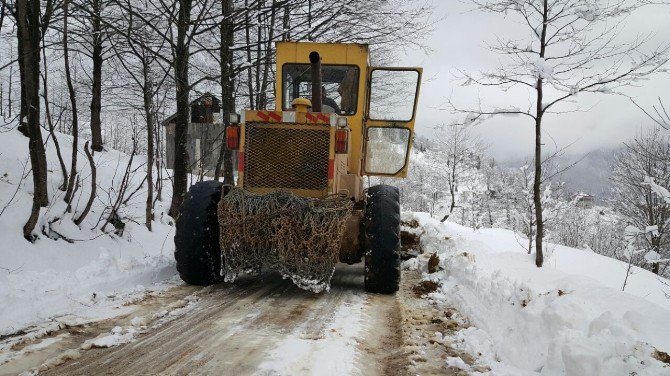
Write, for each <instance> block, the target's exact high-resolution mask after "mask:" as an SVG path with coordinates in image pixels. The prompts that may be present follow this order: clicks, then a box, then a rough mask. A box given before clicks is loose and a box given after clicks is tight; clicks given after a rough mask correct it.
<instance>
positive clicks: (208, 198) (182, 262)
mask: <svg viewBox="0 0 670 376" xmlns="http://www.w3.org/2000/svg"><path fill="white" fill-rule="evenodd" d="M222 186H223V184H222V183H220V182H218V181H204V182H199V183H196V184H195V185H194V186H192V187H191V189H189V191H188V194H187V195H186V200H184V203H183V204H182V206H181V209H180V213H179V218H177V225H176V233H175V236H174V245H175V252H174V257H175V259H176V260H177V271H178V272H179V276H180V277H181V279H182V280H184V282H186V283H188V284H190V285H199V286H209V285H212V284H215V283H217V282H220V281H221V276H220V274H221V273H220V271H221V247H220V245H219V221H218V217H217V207H218V204H219V200H220V199H221V191H222Z"/></svg>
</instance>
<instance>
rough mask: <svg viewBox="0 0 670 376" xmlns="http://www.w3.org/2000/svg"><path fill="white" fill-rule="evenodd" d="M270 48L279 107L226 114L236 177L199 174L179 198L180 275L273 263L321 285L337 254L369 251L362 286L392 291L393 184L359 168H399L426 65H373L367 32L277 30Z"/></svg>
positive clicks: (395, 267) (192, 278)
mask: <svg viewBox="0 0 670 376" xmlns="http://www.w3.org/2000/svg"><path fill="white" fill-rule="evenodd" d="M276 58H277V65H276V77H277V82H276V107H275V108H276V109H275V110H272V111H265V110H262V111H250V110H248V111H246V112H245V113H244V114H243V115H242V114H240V115H236V114H227V119H228V122H227V125H226V131H225V135H226V139H225V144H226V147H228V148H229V149H234V150H238V151H239V163H238V173H237V184H236V186H235V187H228V186H223V185H222V184H221V183H219V182H218V181H205V182H200V183H198V184H196V185H194V186H192V187H191V189H190V190H189V193H188V195H187V197H186V198H185V201H184V204H183V206H182V208H181V212H180V215H179V217H178V219H177V223H176V234H175V246H176V249H175V257H176V261H177V270H178V271H179V274H180V276H181V278H182V279H183V280H184V281H185V282H187V283H189V284H195V285H210V284H214V283H218V282H220V281H223V280H226V281H232V280H234V279H235V278H236V276H237V275H238V274H244V273H248V272H259V271H260V270H262V269H268V268H269V269H274V270H278V271H280V272H281V273H282V274H283V275H284V276H285V277H289V278H291V279H292V280H293V282H295V283H296V284H297V285H298V286H300V287H302V288H307V289H310V290H313V291H316V292H319V291H323V290H326V289H328V288H329V282H330V277H332V274H333V272H334V269H335V268H334V264H335V263H337V262H338V261H339V262H344V263H347V264H355V263H359V262H361V261H362V260H364V262H365V272H364V273H365V278H364V280H365V289H366V290H367V291H370V292H376V293H394V292H396V291H397V290H398V287H399V283H400V254H399V253H400V204H399V199H400V197H399V191H398V189H397V188H395V187H392V186H389V185H376V186H372V187H369V188H368V189H364V178H365V177H366V176H382V177H395V178H404V177H406V175H407V171H408V163H409V155H410V148H411V145H412V138H413V129H414V120H415V116H416V107H417V101H418V96H419V88H420V82H421V74H422V69H421V68H386V67H372V66H370V64H369V49H368V46H367V45H363V44H329V43H306V42H279V43H277V45H276ZM335 217H337V218H336V219H334V218H335ZM331 219H332V220H331ZM306 223H308V224H306ZM312 248H314V249H312Z"/></svg>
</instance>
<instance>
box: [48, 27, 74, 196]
mask: <svg viewBox="0 0 670 376" xmlns="http://www.w3.org/2000/svg"><path fill="white" fill-rule="evenodd" d="M42 58H43V59H44V74H43V80H42V90H44V94H43V95H44V112H45V118H46V120H47V125H48V126H49V134H50V135H51V139H52V140H53V142H54V147H55V148H56V156H57V157H58V163H59V164H60V170H61V173H62V174H63V183H62V184H61V185H60V186H59V187H58V189H60V190H61V191H65V190H67V182H68V174H67V167H65V161H64V160H63V154H62V153H61V150H60V143H59V142H58V137H56V133H55V132H54V124H53V119H52V118H51V109H50V107H49V99H48V97H49V85H48V84H47V83H48V73H47V55H46V45H45V43H44V36H42Z"/></svg>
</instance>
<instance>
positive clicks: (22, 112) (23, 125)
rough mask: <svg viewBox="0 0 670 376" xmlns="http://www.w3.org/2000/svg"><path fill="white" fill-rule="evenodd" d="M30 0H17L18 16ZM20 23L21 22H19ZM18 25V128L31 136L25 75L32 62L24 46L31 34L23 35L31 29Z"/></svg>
mask: <svg viewBox="0 0 670 376" xmlns="http://www.w3.org/2000/svg"><path fill="white" fill-rule="evenodd" d="M28 1H31V0H17V2H16V8H17V17H21V15H20V14H19V13H18V10H19V7H24V9H25V8H27V7H28V5H26V4H25V3H26V2H28ZM25 12H27V10H24V15H23V17H27V16H26V14H25ZM23 22H27V21H26V20H25V19H24V20H23ZM18 23H19V22H17V24H18ZM18 27H19V30H18V31H17V33H16V36H17V52H18V54H19V59H18V61H19V75H20V76H21V79H22V80H21V102H20V105H19V127H18V128H17V129H18V130H19V132H21V133H22V134H23V135H24V136H26V137H30V132H29V130H28V128H29V125H28V124H27V120H28V110H27V109H28V105H27V103H26V100H27V94H26V81H25V80H24V79H23V78H24V77H26V69H30V68H29V67H28V68H26V64H30V62H26V59H25V56H26V55H27V54H28V51H24V50H25V49H26V48H28V47H26V46H24V44H26V43H29V42H28V41H26V40H25V39H28V38H29V37H30V36H29V35H26V36H25V38H24V37H22V36H21V33H22V32H23V33H29V32H30V30H26V31H21V30H20V28H21V26H20V25H19V26H18ZM24 27H26V28H30V26H28V25H24ZM9 78H10V82H11V78H12V76H11V74H10V76H9ZM11 90H12V88H11V87H10V88H9V91H10V92H11ZM10 103H11V98H10ZM9 115H10V116H11V115H12V109H11V107H10V108H9Z"/></svg>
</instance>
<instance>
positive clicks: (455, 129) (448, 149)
mask: <svg viewBox="0 0 670 376" xmlns="http://www.w3.org/2000/svg"><path fill="white" fill-rule="evenodd" d="M435 142H436V143H437V144H438V145H439V147H438V148H437V150H436V151H435V152H436V153H440V154H441V155H440V156H439V159H440V160H442V162H443V163H444V171H445V174H444V179H445V183H446V185H447V188H448V189H449V196H450V197H451V202H450V204H449V211H448V213H447V214H446V215H445V216H444V217H443V218H442V220H441V221H442V222H444V221H446V220H447V219H448V218H449V216H450V215H451V213H453V211H454V208H455V207H456V199H457V193H458V186H459V184H461V183H463V182H464V181H465V180H467V179H468V178H469V177H470V176H469V175H472V173H473V172H475V171H477V170H476V169H475V168H473V166H472V163H471V162H472V161H473V158H477V157H479V156H480V155H481V154H482V153H483V151H484V149H485V146H484V143H483V142H482V140H481V139H480V138H479V137H478V136H477V135H475V134H474V133H473V131H472V126H471V125H470V124H451V125H446V126H442V127H441V128H439V133H438V136H437V140H436V141H435Z"/></svg>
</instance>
